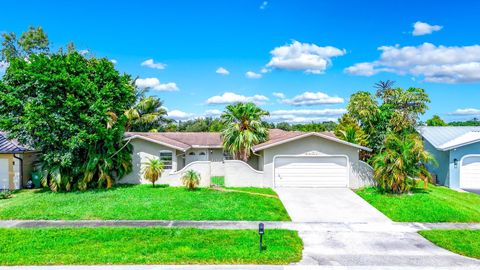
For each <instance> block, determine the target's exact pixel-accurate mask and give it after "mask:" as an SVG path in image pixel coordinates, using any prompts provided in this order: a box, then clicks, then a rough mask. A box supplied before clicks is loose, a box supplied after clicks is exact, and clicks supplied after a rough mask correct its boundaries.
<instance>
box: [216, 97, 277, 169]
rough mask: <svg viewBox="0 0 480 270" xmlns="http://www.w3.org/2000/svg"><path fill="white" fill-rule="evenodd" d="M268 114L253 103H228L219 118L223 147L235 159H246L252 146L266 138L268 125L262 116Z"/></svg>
mask: <svg viewBox="0 0 480 270" xmlns="http://www.w3.org/2000/svg"><path fill="white" fill-rule="evenodd" d="M266 115H269V113H268V112H267V111H264V110H262V109H261V108H259V107H258V106H257V105H255V104H253V103H237V104H233V105H228V106H227V107H226V111H225V112H224V113H223V114H222V116H221V119H222V122H223V124H224V129H223V131H222V138H223V148H224V149H225V150H226V151H227V152H229V153H231V154H232V156H234V157H235V159H240V160H243V161H245V162H246V161H247V160H248V158H249V157H250V155H251V153H252V147H253V146H254V145H256V144H259V143H262V142H264V141H266V140H267V139H268V127H267V126H266V125H265V123H264V122H262V117H263V116H266Z"/></svg>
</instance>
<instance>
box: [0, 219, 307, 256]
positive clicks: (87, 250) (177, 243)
mask: <svg viewBox="0 0 480 270" xmlns="http://www.w3.org/2000/svg"><path fill="white" fill-rule="evenodd" d="M264 240H265V241H264V243H265V247H264V249H265V250H264V251H263V252H259V250H258V234H257V232H256V231H255V230H201V229H191V228H109V227H102V228H42V229H0V242H1V243H2V245H0V264H1V265H60V264H62V265H63V264H77V265H78V264H80V265H85V264H88V265H91V264H288V263H291V262H297V261H299V260H300V259H301V257H302V248H303V243H302V240H301V239H300V238H299V236H298V233H297V232H296V231H288V230H267V231H265V235H264Z"/></svg>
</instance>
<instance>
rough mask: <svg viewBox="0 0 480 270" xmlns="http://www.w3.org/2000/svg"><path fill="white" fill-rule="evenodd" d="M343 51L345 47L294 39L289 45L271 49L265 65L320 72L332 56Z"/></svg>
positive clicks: (329, 62) (324, 68)
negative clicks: (340, 47)
mask: <svg viewBox="0 0 480 270" xmlns="http://www.w3.org/2000/svg"><path fill="white" fill-rule="evenodd" d="M345 53H346V51H345V49H338V48H335V47H332V46H326V47H319V46H317V45H315V44H308V43H300V42H298V41H295V40H294V41H293V42H292V44H290V45H285V46H280V47H277V48H275V49H273V50H272V51H271V52H270V54H271V55H272V59H271V60H270V62H269V63H268V64H267V67H271V68H277V69H287V70H303V71H305V72H307V73H313V74H320V73H323V72H324V71H325V70H326V69H327V67H328V66H329V65H330V64H331V62H332V61H331V58H332V57H337V56H342V55H344V54H345Z"/></svg>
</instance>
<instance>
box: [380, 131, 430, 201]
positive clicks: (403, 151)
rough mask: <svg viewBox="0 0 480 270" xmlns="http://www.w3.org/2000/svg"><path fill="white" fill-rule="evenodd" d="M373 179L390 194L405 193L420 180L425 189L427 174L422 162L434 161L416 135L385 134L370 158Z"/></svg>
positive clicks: (428, 177) (427, 180)
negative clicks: (376, 151)
mask: <svg viewBox="0 0 480 270" xmlns="http://www.w3.org/2000/svg"><path fill="white" fill-rule="evenodd" d="M372 163H373V168H374V179H375V180H376V181H377V183H378V187H379V188H380V189H381V190H383V191H386V192H390V193H405V192H409V191H410V190H411V189H412V188H415V187H416V186H417V184H418V182H419V181H423V183H424V188H427V185H428V182H429V181H430V180H431V177H432V176H431V174H430V173H429V172H428V171H427V169H426V168H425V164H427V163H432V164H436V161H435V159H434V158H433V156H432V155H431V154H430V153H429V152H427V151H425V149H424V147H423V142H422V140H421V138H420V136H419V135H418V134H415V133H412V134H406V135H402V134H400V135H397V134H396V133H393V132H391V133H389V134H388V135H387V137H386V140H385V144H384V148H383V149H382V150H381V151H380V153H378V154H377V155H376V156H374V157H373V159H372Z"/></svg>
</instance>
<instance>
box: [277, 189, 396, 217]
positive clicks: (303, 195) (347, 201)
mask: <svg viewBox="0 0 480 270" xmlns="http://www.w3.org/2000/svg"><path fill="white" fill-rule="evenodd" d="M275 191H276V192H277V194H278V196H279V197H280V200H282V202H283V205H284V206H285V208H286V209H287V211H288V214H290V217H291V218H292V221H295V222H346V223H355V222H391V220H390V219H388V218H387V217H386V216H385V215H384V214H382V213H381V212H379V211H378V210H377V209H375V208H374V207H373V206H371V205H370V204H369V203H367V202H366V201H364V200H363V199H362V198H360V197H359V196H358V195H357V194H355V192H353V191H351V190H350V189H348V188H277V189H275Z"/></svg>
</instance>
